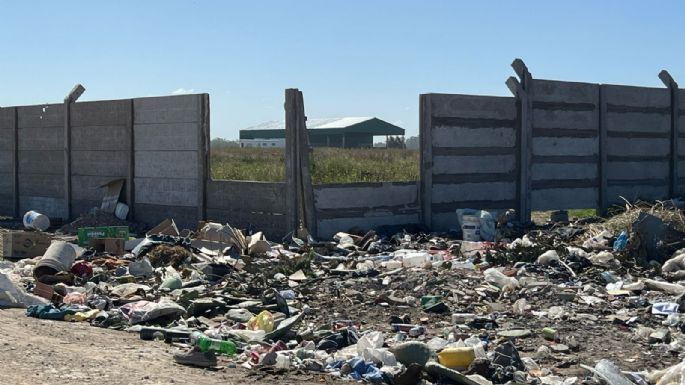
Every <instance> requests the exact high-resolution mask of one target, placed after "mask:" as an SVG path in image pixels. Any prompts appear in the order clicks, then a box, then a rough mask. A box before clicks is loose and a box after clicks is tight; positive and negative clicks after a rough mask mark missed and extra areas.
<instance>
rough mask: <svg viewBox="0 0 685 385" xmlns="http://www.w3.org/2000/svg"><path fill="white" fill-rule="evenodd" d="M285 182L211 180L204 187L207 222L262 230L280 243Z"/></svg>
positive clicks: (283, 224)
mask: <svg viewBox="0 0 685 385" xmlns="http://www.w3.org/2000/svg"><path fill="white" fill-rule="evenodd" d="M285 216H286V203H285V183H283V182H280V183H274V182H250V181H227V180H211V181H209V182H208V184H207V220H209V221H213V222H219V223H229V224H231V225H232V226H234V227H237V228H241V229H248V230H253V231H263V232H264V233H265V234H266V236H267V237H268V239H271V240H280V239H281V238H282V237H283V236H285V232H286V229H287V226H286V217H285Z"/></svg>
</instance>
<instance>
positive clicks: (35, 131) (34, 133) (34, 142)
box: [18, 127, 64, 151]
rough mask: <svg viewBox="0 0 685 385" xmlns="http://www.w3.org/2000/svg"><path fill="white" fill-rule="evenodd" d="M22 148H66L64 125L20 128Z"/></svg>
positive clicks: (20, 145) (20, 146)
mask: <svg viewBox="0 0 685 385" xmlns="http://www.w3.org/2000/svg"><path fill="white" fill-rule="evenodd" d="M18 132H19V149H20V150H62V151H63V150H64V129H63V127H31V128H22V129H19V131H18Z"/></svg>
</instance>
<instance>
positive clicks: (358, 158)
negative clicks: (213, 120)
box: [210, 147, 419, 184]
mask: <svg viewBox="0 0 685 385" xmlns="http://www.w3.org/2000/svg"><path fill="white" fill-rule="evenodd" d="M210 164H211V171H212V178H214V179H225V180H257V181H269V182H281V181H284V180H285V150H284V149H282V148H280V149H278V148H273V149H272V148H264V149H262V148H237V147H224V148H215V149H212V151H211V155H210ZM311 172H312V182H313V183H314V184H326V183H353V182H400V181H414V180H418V179H419V152H418V151H416V150H401V149H385V148H368V149H341V148H315V149H314V150H313V151H312V158H311Z"/></svg>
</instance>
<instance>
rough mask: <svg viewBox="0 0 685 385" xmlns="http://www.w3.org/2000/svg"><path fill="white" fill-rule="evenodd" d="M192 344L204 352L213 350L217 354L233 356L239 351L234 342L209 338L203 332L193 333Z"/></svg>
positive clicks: (191, 336)
mask: <svg viewBox="0 0 685 385" xmlns="http://www.w3.org/2000/svg"><path fill="white" fill-rule="evenodd" d="M190 342H192V344H193V345H195V346H197V347H198V348H199V349H200V351H202V352H207V351H210V350H211V351H214V352H217V353H221V354H226V355H228V356H233V355H235V354H236V352H237V351H238V349H237V348H236V346H235V343H233V341H231V340H218V339H214V338H209V337H207V336H206V335H204V334H203V333H201V332H193V333H192V334H191V335H190Z"/></svg>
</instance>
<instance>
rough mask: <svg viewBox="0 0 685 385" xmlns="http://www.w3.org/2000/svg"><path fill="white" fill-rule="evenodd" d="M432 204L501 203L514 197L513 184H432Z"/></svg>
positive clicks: (514, 187)
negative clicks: (492, 201) (488, 201)
mask: <svg viewBox="0 0 685 385" xmlns="http://www.w3.org/2000/svg"><path fill="white" fill-rule="evenodd" d="M432 193H433V203H434V204H435V203H449V202H459V201H482V200H495V201H503V200H509V199H514V198H515V197H516V183H515V182H491V183H462V184H434V185H433V189H432Z"/></svg>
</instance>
